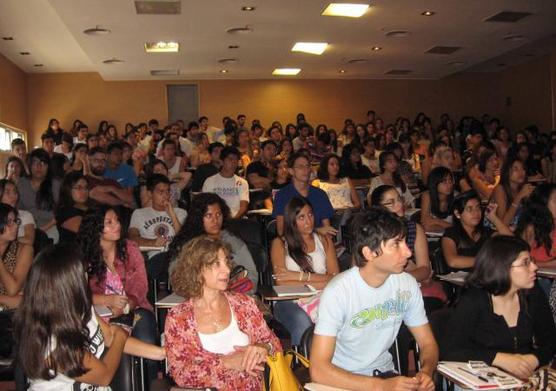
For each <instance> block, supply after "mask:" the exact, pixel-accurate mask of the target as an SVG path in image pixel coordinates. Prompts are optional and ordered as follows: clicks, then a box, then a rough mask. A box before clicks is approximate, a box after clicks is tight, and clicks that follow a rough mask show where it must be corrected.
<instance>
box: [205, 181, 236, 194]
mask: <svg viewBox="0 0 556 391" xmlns="http://www.w3.org/2000/svg"><path fill="white" fill-rule="evenodd" d="M240 186H241V182H239V181H237V182H236V185H235V187H215V188H213V189H212V190H213V191H214V192H215V193H216V194H218V195H219V196H220V197H222V198H228V197H238V196H239V189H240Z"/></svg>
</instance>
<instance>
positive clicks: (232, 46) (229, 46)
mask: <svg viewBox="0 0 556 391" xmlns="http://www.w3.org/2000/svg"><path fill="white" fill-rule="evenodd" d="M228 49H239V45H228Z"/></svg>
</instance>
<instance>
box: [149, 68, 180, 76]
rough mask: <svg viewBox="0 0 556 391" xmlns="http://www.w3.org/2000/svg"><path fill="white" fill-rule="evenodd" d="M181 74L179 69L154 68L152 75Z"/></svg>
mask: <svg viewBox="0 0 556 391" xmlns="http://www.w3.org/2000/svg"><path fill="white" fill-rule="evenodd" d="M179 74H180V70H179V69H154V70H152V71H151V76H177V75H179Z"/></svg>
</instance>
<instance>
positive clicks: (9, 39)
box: [2, 37, 14, 41]
mask: <svg viewBox="0 0 556 391" xmlns="http://www.w3.org/2000/svg"><path fill="white" fill-rule="evenodd" d="M2 39H3V40H4V41H13V40H14V37H2Z"/></svg>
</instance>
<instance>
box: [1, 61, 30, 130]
mask: <svg viewBox="0 0 556 391" xmlns="http://www.w3.org/2000/svg"><path fill="white" fill-rule="evenodd" d="M26 85H27V75H26V74H25V73H24V72H23V71H22V70H21V69H19V68H18V67H17V66H16V65H15V64H13V63H12V62H11V61H10V60H8V59H7V58H6V57H4V56H2V55H1V54H0V122H3V123H5V124H8V125H11V126H14V127H16V128H19V129H22V130H26V129H27V88H26Z"/></svg>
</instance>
